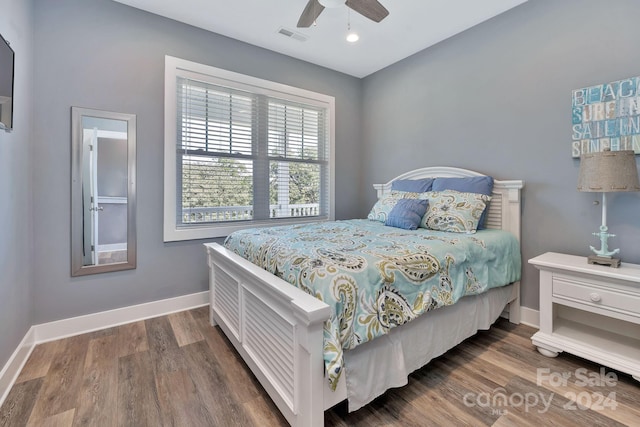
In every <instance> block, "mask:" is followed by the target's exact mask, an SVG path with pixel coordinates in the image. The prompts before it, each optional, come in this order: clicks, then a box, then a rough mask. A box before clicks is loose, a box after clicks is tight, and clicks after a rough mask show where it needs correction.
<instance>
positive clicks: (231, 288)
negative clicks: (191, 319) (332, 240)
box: [205, 167, 523, 426]
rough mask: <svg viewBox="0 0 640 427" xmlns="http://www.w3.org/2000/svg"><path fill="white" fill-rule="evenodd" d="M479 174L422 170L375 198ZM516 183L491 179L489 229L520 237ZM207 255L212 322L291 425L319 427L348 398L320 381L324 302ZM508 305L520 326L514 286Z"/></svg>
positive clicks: (215, 250) (224, 255)
mask: <svg viewBox="0 0 640 427" xmlns="http://www.w3.org/2000/svg"><path fill="white" fill-rule="evenodd" d="M481 175H483V174H480V173H478V172H474V171H470V170H466V169H459V168H451V167H427V168H423V169H417V170H414V171H410V172H407V173H405V174H402V175H400V176H398V177H396V178H394V179H393V180H391V181H389V182H387V183H386V184H374V188H375V189H376V190H377V192H378V197H380V196H381V195H383V194H384V193H386V192H389V191H391V182H393V181H394V180H396V179H419V178H429V177H470V176H481ZM522 186H523V183H522V181H519V180H513V181H499V180H495V182H494V188H493V195H492V199H491V202H490V205H489V211H488V216H487V228H496V229H504V230H508V231H511V232H512V233H513V234H514V235H515V236H516V237H517V238H518V239H520V190H521V188H522ZM205 246H206V249H207V253H208V264H209V286H210V313H211V324H212V325H214V326H215V325H219V326H220V328H221V329H222V330H223V332H224V333H225V334H226V336H227V337H228V338H229V340H230V341H231V342H232V343H233V345H234V346H235V348H236V349H237V351H238V352H239V353H240V355H241V356H242V358H243V359H244V361H245V362H246V363H247V365H248V366H249V368H250V369H251V370H252V371H253V373H254V375H255V376H256V377H257V378H258V380H259V381H260V383H261V384H262V386H263V387H264V388H265V390H266V391H267V393H268V394H269V396H270V397H271V399H272V400H273V401H274V403H275V404H276V406H277V407H278V409H279V410H280V411H281V412H282V414H283V415H284V417H285V418H286V419H287V421H288V422H289V423H290V424H291V425H292V426H322V425H324V411H325V410H326V409H328V408H330V407H332V406H333V405H335V404H337V403H339V402H341V401H342V400H344V399H346V397H347V396H346V387H345V386H344V383H345V380H344V378H342V379H341V380H340V382H339V388H338V390H337V391H335V392H332V391H331V390H329V387H328V381H327V380H326V379H325V376H324V373H325V371H324V362H323V324H324V322H325V320H327V319H328V318H329V315H330V308H329V306H328V305H327V304H325V303H324V302H322V301H320V300H318V299H316V298H314V297H313V296H311V295H309V294H307V293H305V292H304V291H302V290H300V289H298V288H296V287H294V286H292V285H290V284H289V283H287V282H285V281H284V280H282V279H280V278H278V277H276V276H274V275H272V274H270V273H268V272H267V271H265V270H263V269H261V268H259V267H257V266H256V265H254V264H251V263H250V262H249V261H247V260H245V259H244V258H242V257H240V256H238V255H236V254H235V253H233V252H231V251H229V250H227V249H225V248H224V247H223V246H221V245H219V244H217V243H206V244H205ZM509 301H510V302H509V303H508V317H509V320H510V321H511V322H513V323H519V322H520V283H519V282H516V283H515V284H514V286H513V292H512V294H511V297H510V300H509Z"/></svg>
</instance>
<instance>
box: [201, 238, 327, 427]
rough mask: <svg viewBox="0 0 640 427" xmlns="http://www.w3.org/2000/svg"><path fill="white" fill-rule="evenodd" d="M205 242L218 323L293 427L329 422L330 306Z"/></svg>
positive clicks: (213, 318) (213, 310)
mask: <svg viewBox="0 0 640 427" xmlns="http://www.w3.org/2000/svg"><path fill="white" fill-rule="evenodd" d="M205 246H206V248H207V254H208V264H209V288H210V304H211V305H210V307H211V321H212V324H214V325H215V324H218V325H219V326H220V328H222V329H223V331H224V332H225V334H226V335H227V337H228V338H229V340H230V341H231V342H232V343H233V345H234V346H235V348H236V350H237V351H238V352H239V353H240V355H241V356H242V358H243V359H244V360H245V362H246V363H247V365H248V366H249V368H250V369H251V370H252V372H253V373H254V375H255V376H256V378H258V380H259V381H260V383H261V384H262V386H263V387H264V388H265V390H266V391H267V393H268V394H269V396H271V398H272V399H273V401H274V403H275V404H276V406H278V409H279V410H280V411H281V412H282V414H283V415H284V417H285V418H286V419H287V421H288V422H289V423H290V424H291V425H292V426H321V425H323V424H324V404H323V393H324V388H325V384H324V363H323V358H322V354H323V352H322V348H323V325H324V322H325V320H327V319H328V318H329V315H330V308H329V306H328V305H326V304H325V303H323V302H322V301H320V300H318V299H316V298H314V297H313V296H311V295H308V294H306V293H305V292H303V291H301V290H300V289H298V288H295V287H293V286H291V285H290V284H288V283H286V282H284V281H283V280H281V279H280V278H278V277H276V276H273V275H271V274H269V273H267V272H266V271H264V270H262V269H260V268H259V267H257V266H255V265H253V264H251V263H249V262H248V261H246V260H244V259H243V258H241V257H239V256H238V255H236V254H234V253H233V252H231V251H228V250H227V249H225V248H224V247H222V246H220V245H218V244H216V243H207V244H205Z"/></svg>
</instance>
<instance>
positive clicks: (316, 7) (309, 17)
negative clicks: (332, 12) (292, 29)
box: [298, 0, 389, 28]
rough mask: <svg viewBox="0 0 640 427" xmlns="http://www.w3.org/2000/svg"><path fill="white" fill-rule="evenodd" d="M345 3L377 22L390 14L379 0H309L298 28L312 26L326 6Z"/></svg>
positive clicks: (336, 5)
mask: <svg viewBox="0 0 640 427" xmlns="http://www.w3.org/2000/svg"><path fill="white" fill-rule="evenodd" d="M343 4H346V5H347V7H348V8H350V9H352V10H354V11H356V12H358V13H359V14H360V15H362V16H365V17H367V18H369V19H371V20H372V21H375V22H380V21H382V20H383V19H384V18H386V16H387V15H388V14H389V11H388V10H387V9H385V7H384V6H383V5H381V4H380V2H379V1H378V0H309V2H308V3H307V6H306V7H305V8H304V10H303V11H302V15H300V19H299V20H298V28H307V27H310V26H311V25H312V24H313V23H314V22H315V20H316V19H317V18H318V16H320V13H322V11H323V10H324V8H325V7H338V6H342V5H343Z"/></svg>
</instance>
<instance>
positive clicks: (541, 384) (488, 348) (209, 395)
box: [0, 307, 640, 427]
mask: <svg viewBox="0 0 640 427" xmlns="http://www.w3.org/2000/svg"><path fill="white" fill-rule="evenodd" d="M534 332H535V330H534V329H533V328H530V327H527V326H524V325H519V326H515V325H512V324H510V323H509V322H508V321H506V320H504V319H500V320H499V321H498V322H497V323H496V324H495V325H494V326H493V327H492V328H491V330H489V331H483V332H479V333H478V334H476V335H475V336H474V337H472V338H470V339H468V340H467V341H465V342H464V343H462V344H461V345H459V346H458V347H456V348H454V349H453V350H451V351H449V352H447V353H446V354H445V355H443V356H441V357H439V358H437V359H435V360H433V361H432V362H431V363H430V364H429V365H427V366H426V367H424V368H422V369H420V370H418V371H416V372H414V373H413V374H412V375H411V377H410V379H409V384H408V385H407V386H406V387H402V388H399V389H393V390H390V391H388V392H387V393H386V394H385V395H384V396H382V397H380V398H378V399H376V400H375V401H374V402H373V403H371V404H370V405H367V406H366V407H364V408H362V409H360V410H358V411H356V412H353V413H348V412H347V409H346V404H344V403H342V404H339V405H337V406H336V407H334V408H332V409H331V410H329V411H327V412H326V413H325V424H326V425H328V426H432V425H433V426H436V425H442V426H459V425H469V426H536V427H540V426H547V425H556V426H565V425H566V426H578V425H579V426H621V425H628V426H640V383H638V382H636V381H634V380H633V379H632V378H631V377H629V376H628V375H624V374H621V373H619V372H615V371H611V370H609V369H606V370H603V371H601V367H600V366H599V365H596V364H593V363H591V362H588V361H585V360H582V359H579V358H577V357H574V356H571V355H567V354H562V355H560V356H559V357H558V358H555V359H549V358H546V357H544V356H542V355H540V354H538V352H537V351H536V350H535V348H534V347H533V345H532V344H531V341H530V337H531V335H532V334H533V333H534ZM587 383H588V384H587ZM286 425H287V423H286V421H285V420H284V418H283V417H282V416H281V415H280V413H279V412H278V410H277V409H276V407H275V406H274V404H273V403H272V402H271V400H270V399H269V397H268V396H267V395H266V393H265V392H264V390H263V389H262V388H261V386H260V384H259V383H258V382H257V380H256V379H255V378H254V377H253V375H252V374H251V372H250V371H249V370H248V368H247V366H246V365H245V364H244V362H242V360H241V359H240V358H239V357H238V355H237V353H236V352H235V350H234V349H233V347H232V346H231V344H230V343H229V341H227V339H226V338H225V337H224V335H223V334H222V333H221V331H220V329H219V328H213V327H211V326H210V325H209V324H208V308H207V307H202V308H198V309H194V310H190V311H185V312H181V313H175V314H171V315H168V316H163V317H158V318H154V319H149V320H145V321H140V322H136V323H131V324H128V325H124V326H119V327H114V328H110V329H105V330H102V331H98V332H93V333H89V334H84V335H79V336H76V337H71V338H66V339H62V340H59V341H54V342H49V343H44V344H40V345H38V346H37V347H36V348H35V349H34V351H33V353H32V354H31V357H30V358H29V361H28V362H27V364H26V365H25V367H24V369H23V370H22V372H21V373H20V376H19V378H18V380H17V381H16V384H15V385H14V386H13V388H12V389H11V391H10V393H9V395H8V397H7V399H6V400H5V402H4V404H3V405H2V407H1V408H0V426H11V427H14V426H100V427H102V426H136V427H138V426H225V427H226V426H243V427H244V426H286Z"/></svg>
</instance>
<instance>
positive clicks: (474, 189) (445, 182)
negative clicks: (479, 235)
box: [431, 176, 493, 230]
mask: <svg viewBox="0 0 640 427" xmlns="http://www.w3.org/2000/svg"><path fill="white" fill-rule="evenodd" d="M431 189H432V190H433V191H444V190H454V191H459V192H461V193H478V194H484V195H486V196H491V193H492V192H493V178H492V177H490V176H470V177H464V178H436V179H435V180H434V181H433V186H432V187H431ZM486 219H487V210H486V209H485V210H484V212H482V216H481V217H480V222H479V224H478V230H482V229H484V228H485V226H484V223H485V221H486Z"/></svg>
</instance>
